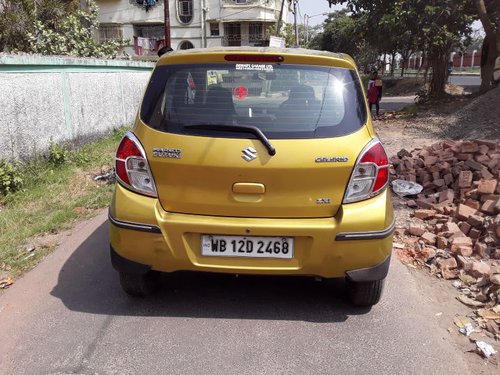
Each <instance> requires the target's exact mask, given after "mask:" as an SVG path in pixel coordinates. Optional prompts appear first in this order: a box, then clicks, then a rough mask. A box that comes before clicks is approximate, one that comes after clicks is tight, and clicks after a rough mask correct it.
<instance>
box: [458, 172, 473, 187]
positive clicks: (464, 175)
mask: <svg viewBox="0 0 500 375" xmlns="http://www.w3.org/2000/svg"><path fill="white" fill-rule="evenodd" d="M471 186H472V172H471V171H461V172H460V174H459V175H458V187H459V188H468V187H471Z"/></svg>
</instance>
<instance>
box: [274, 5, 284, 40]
mask: <svg viewBox="0 0 500 375" xmlns="http://www.w3.org/2000/svg"><path fill="white" fill-rule="evenodd" d="M285 1H286V0H281V10H280V16H279V18H278V26H277V27H276V36H280V31H281V24H282V22H283V21H282V20H283V8H284V7H285Z"/></svg>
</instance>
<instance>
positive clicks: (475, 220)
mask: <svg viewBox="0 0 500 375" xmlns="http://www.w3.org/2000/svg"><path fill="white" fill-rule="evenodd" d="M467 223H468V224H470V225H471V226H473V227H474V228H479V227H482V226H483V225H484V217H482V216H479V215H470V216H469V218H468V219H467Z"/></svg>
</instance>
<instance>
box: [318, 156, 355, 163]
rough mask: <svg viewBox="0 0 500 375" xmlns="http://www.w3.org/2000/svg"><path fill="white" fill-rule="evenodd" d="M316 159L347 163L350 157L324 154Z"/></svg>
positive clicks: (324, 161)
mask: <svg viewBox="0 0 500 375" xmlns="http://www.w3.org/2000/svg"><path fill="white" fill-rule="evenodd" d="M314 161H315V162H316V163H347V162H348V161H349V158H348V157H347V156H322V157H319V158H316V159H314Z"/></svg>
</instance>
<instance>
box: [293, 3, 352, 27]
mask: <svg viewBox="0 0 500 375" xmlns="http://www.w3.org/2000/svg"><path fill="white" fill-rule="evenodd" d="M340 8H342V6H341V5H332V7H331V8H330V7H329V6H328V1H327V0H299V5H298V10H299V11H298V18H297V22H298V23H304V15H305V14H307V15H308V16H315V17H311V18H309V25H310V26H314V25H318V24H321V23H323V21H324V20H325V19H326V16H323V15H322V13H329V12H333V11H335V10H337V9H340ZM289 21H290V22H293V14H290V20H289Z"/></svg>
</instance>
